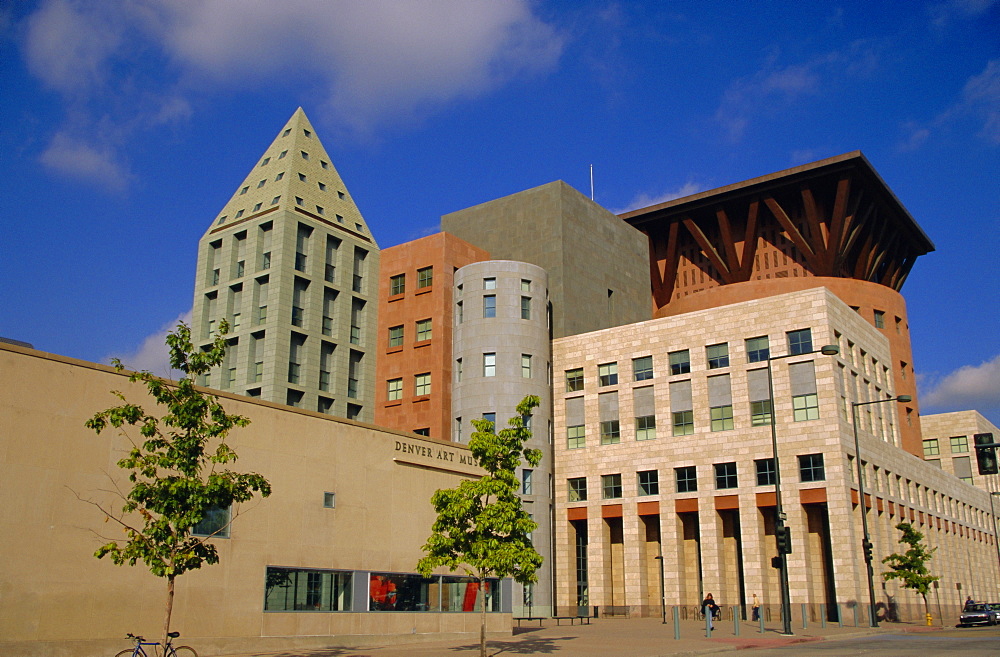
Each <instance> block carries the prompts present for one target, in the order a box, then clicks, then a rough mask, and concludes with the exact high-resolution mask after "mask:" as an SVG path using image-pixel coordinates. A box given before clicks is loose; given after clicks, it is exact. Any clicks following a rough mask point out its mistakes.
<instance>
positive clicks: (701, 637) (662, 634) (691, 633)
mask: <svg viewBox="0 0 1000 657" xmlns="http://www.w3.org/2000/svg"><path fill="white" fill-rule="evenodd" d="M715 627H716V629H715V631H714V632H713V633H712V638H706V637H705V628H704V624H703V623H700V622H696V621H681V638H680V639H675V638H674V626H673V624H672V622H671V621H670V620H669V619H668V622H667V624H666V625H664V624H662V623H661V622H660V619H659V618H631V619H594V620H593V621H592V622H591V624H590V625H572V626H570V625H565V624H564V625H562V626H557V625H556V622H555V621H554V620H547V621H545V622H543V626H542V627H541V628H539V627H537V626H536V627H530V628H529V627H522V628H520V629H516V628H515V630H514V634H513V635H512V636H511V637H505V638H502V639H490V640H489V641H488V648H489V649H488V654H489V655H491V656H498V657H507V656H511V655H563V656H565V657H618V656H621V657H666V656H667V655H671V656H675V657H676V656H682V655H707V654H712V653H724V652H733V651H739V650H753V649H760V648H779V647H782V646H789V645H793V644H795V643H802V642H814V641H823V640H826V639H832V638H848V637H862V636H870V635H873V634H895V633H900V632H928V631H931V632H933V631H939V630H940V629H941V628H940V626H937V627H925V626H920V625H916V624H911V623H883V624H882V626H881V627H879V628H874V629H873V628H868V627H853V626H849V627H843V628H841V627H838V626H837V625H836V624H827V626H826V627H825V628H824V627H820V626H819V624H815V626H814V624H812V623H810V626H809V627H808V628H806V629H802V628H801V623H799V626H798V627H794V626H793V629H794V632H795V635H794V636H791V637H784V636H781V635H779V634H778V631H779V630H780V625H775V624H774V623H771V624H770V625H769V626H768V628H767V631H766V632H765V633H764V634H760V632H759V626H758V625H757V624H756V623H749V622H744V623H741V624H740V630H739V636H736V635H735V633H734V628H733V623H732V621H728V622H727V621H717V622H716V626H715ZM478 652H479V642H478V640H477V639H475V638H473V639H472V640H469V639H465V640H459V641H440V642H414V643H409V644H395V645H389V644H386V645H368V646H364V647H357V648H350V647H329V648H320V649H308V650H291V651H279V652H253V653H240V654H231V655H225V656H220V657H447V656H452V655H454V656H456V657H458V656H469V657H474V656H476V655H478Z"/></svg>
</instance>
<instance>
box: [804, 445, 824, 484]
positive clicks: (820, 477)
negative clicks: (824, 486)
mask: <svg viewBox="0 0 1000 657" xmlns="http://www.w3.org/2000/svg"><path fill="white" fill-rule="evenodd" d="M817 459H818V464H817ZM799 481H801V482H802V483H804V484H806V483H813V482H816V481H826V466H825V465H824V463H823V454H822V452H821V453H818V454H799Z"/></svg>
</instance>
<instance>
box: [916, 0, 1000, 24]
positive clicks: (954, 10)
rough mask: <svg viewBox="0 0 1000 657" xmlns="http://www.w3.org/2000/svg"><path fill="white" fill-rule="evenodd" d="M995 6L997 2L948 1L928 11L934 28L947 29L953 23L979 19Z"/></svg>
mask: <svg viewBox="0 0 1000 657" xmlns="http://www.w3.org/2000/svg"><path fill="white" fill-rule="evenodd" d="M994 4H996V0H948V2H942V3H940V4H935V5H930V6H929V7H928V11H929V13H930V15H931V23H932V24H933V25H934V26H936V27H945V26H947V25H948V24H950V23H952V22H953V21H960V20H968V19H973V18H977V17H978V16H981V15H982V14H985V13H986V12H987V11H989V9H990V7H992V6H993V5H994Z"/></svg>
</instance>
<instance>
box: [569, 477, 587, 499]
mask: <svg viewBox="0 0 1000 657" xmlns="http://www.w3.org/2000/svg"><path fill="white" fill-rule="evenodd" d="M566 500H567V501H568V502H586V501H587V478H586V477H569V478H568V479H566Z"/></svg>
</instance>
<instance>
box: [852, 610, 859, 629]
mask: <svg viewBox="0 0 1000 657" xmlns="http://www.w3.org/2000/svg"><path fill="white" fill-rule="evenodd" d="M851 609H853V610H854V627H857V626H858V606H857V605H854V606H853V607H851Z"/></svg>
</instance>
